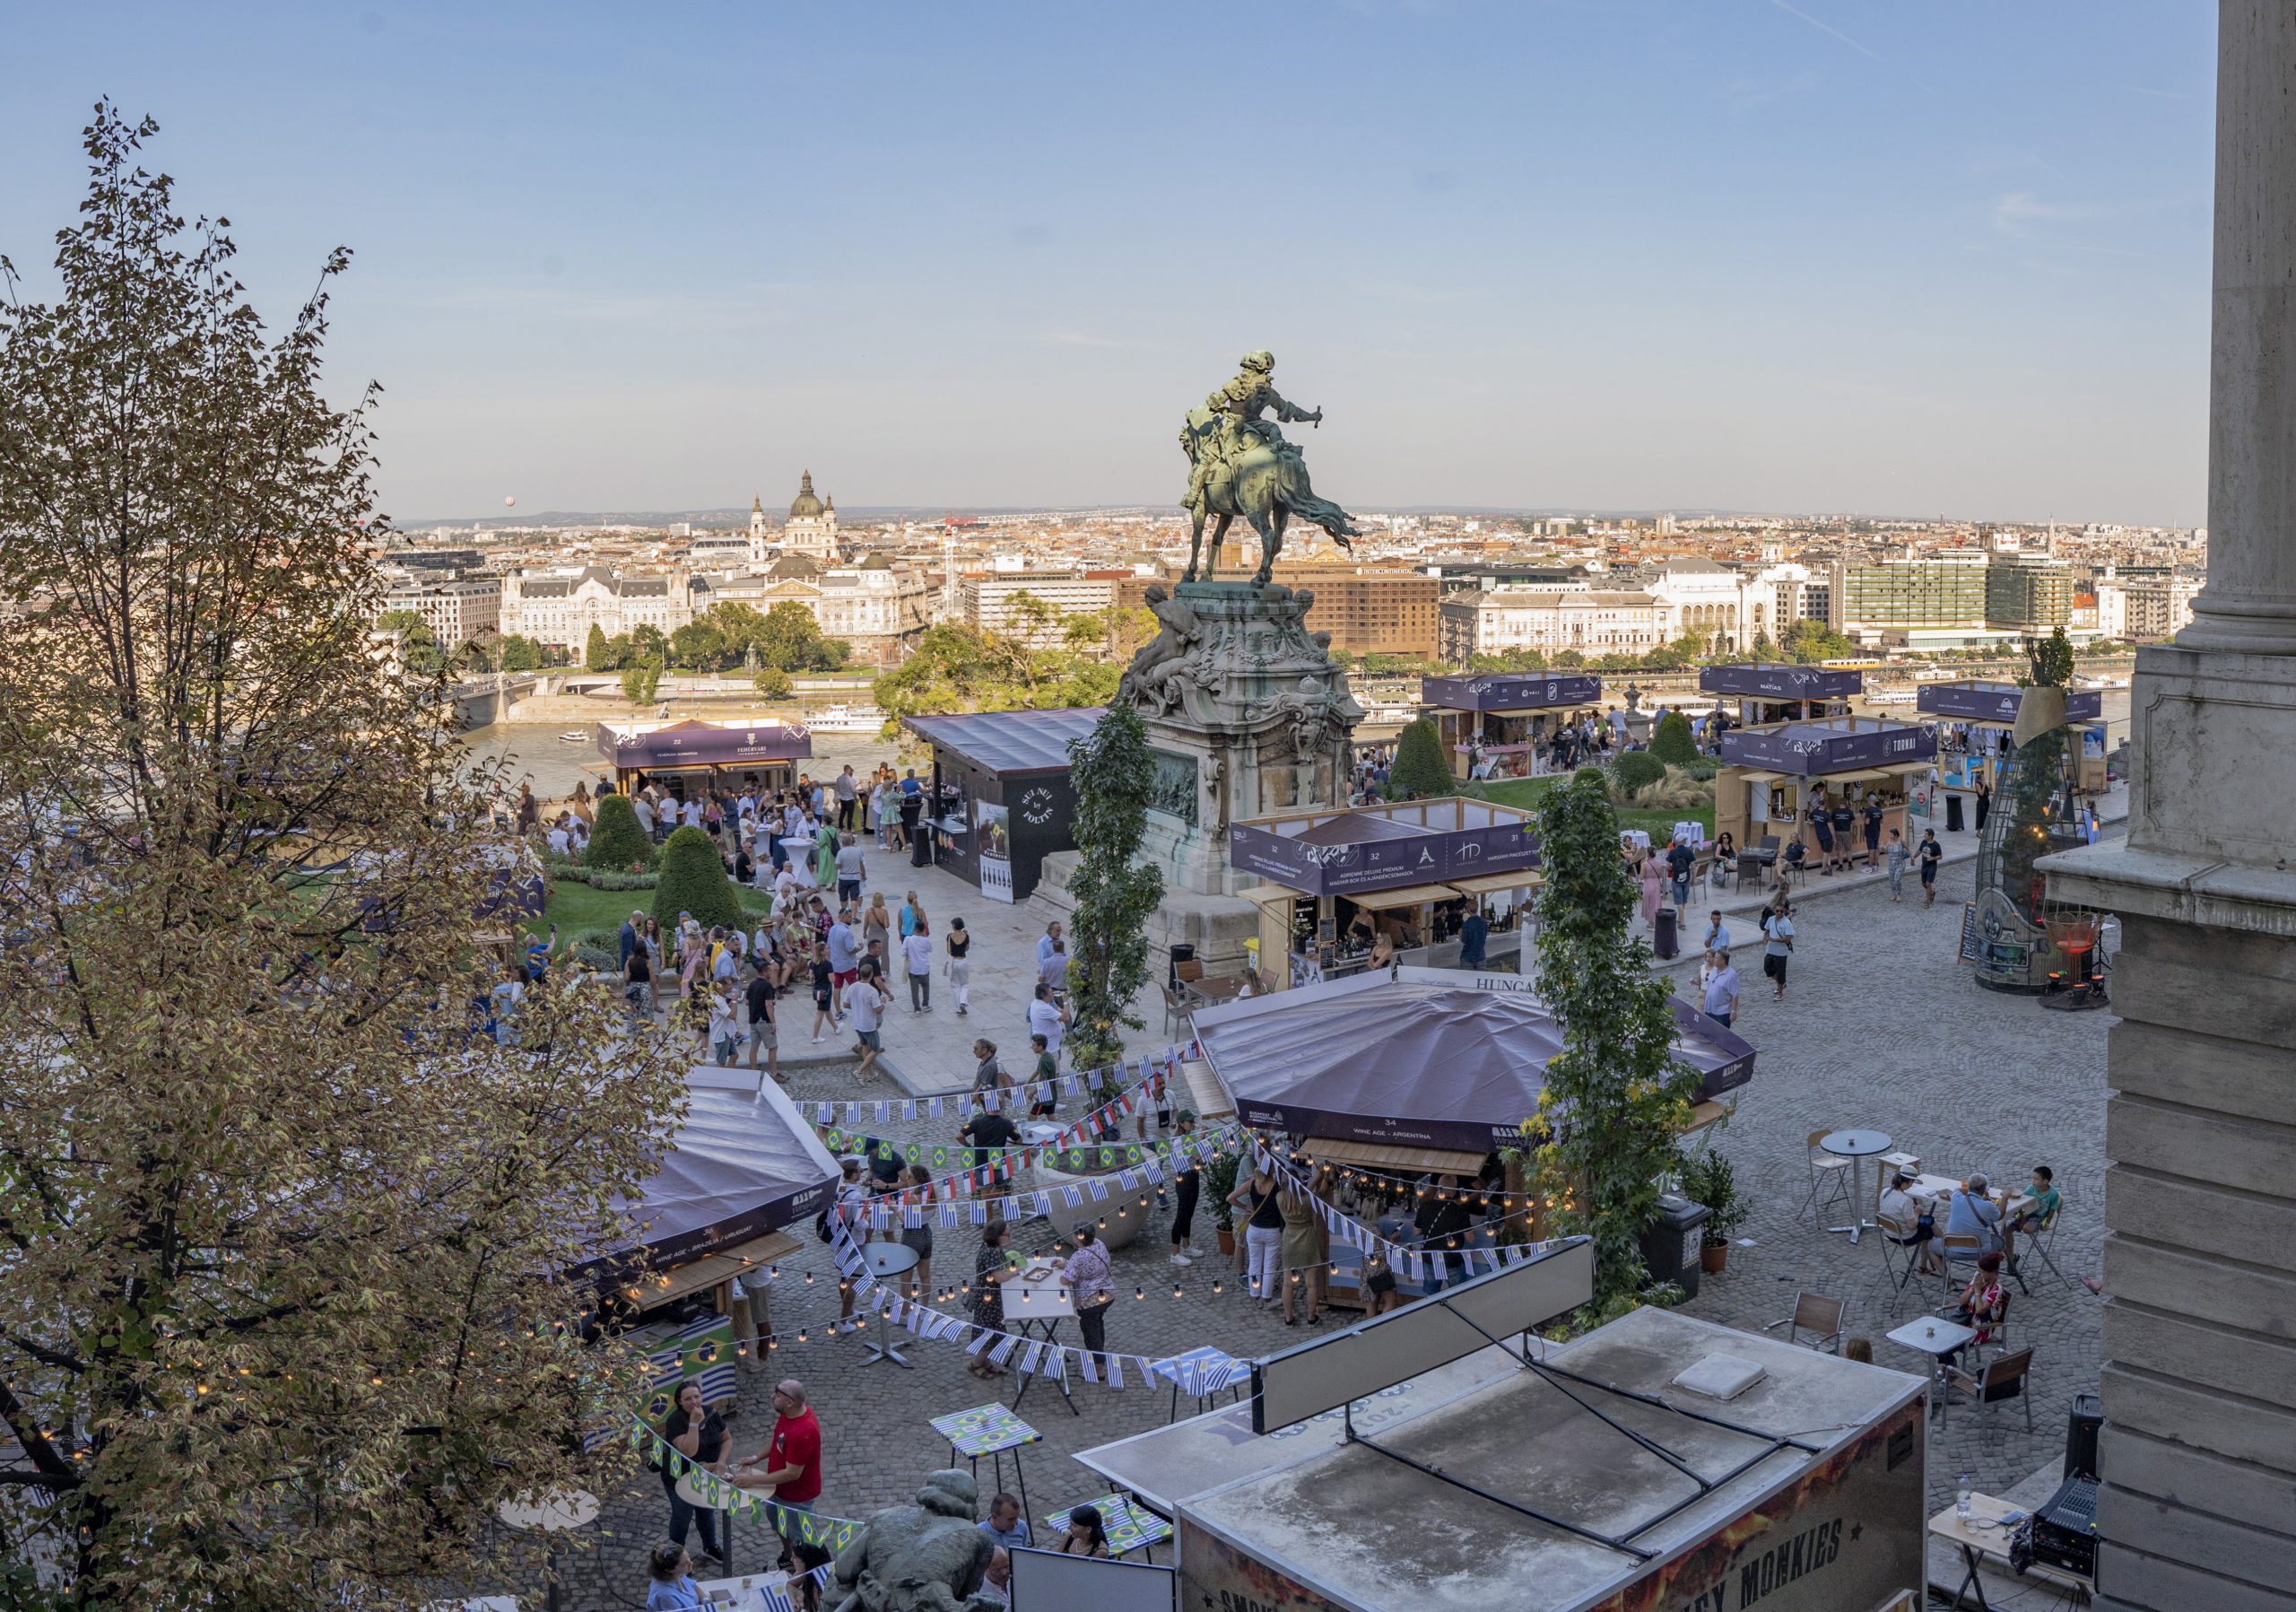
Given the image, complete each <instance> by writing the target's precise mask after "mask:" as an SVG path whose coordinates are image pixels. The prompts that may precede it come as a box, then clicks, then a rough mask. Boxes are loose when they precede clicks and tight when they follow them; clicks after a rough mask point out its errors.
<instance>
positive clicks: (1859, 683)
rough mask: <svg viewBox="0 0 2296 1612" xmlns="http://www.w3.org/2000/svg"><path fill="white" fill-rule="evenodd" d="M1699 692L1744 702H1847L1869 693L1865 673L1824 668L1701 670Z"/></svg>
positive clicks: (1709, 668) (1763, 667) (1743, 667)
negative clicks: (1849, 699) (1722, 695)
mask: <svg viewBox="0 0 2296 1612" xmlns="http://www.w3.org/2000/svg"><path fill="white" fill-rule="evenodd" d="M1698 692H1699V693H1701V694H1735V695H1736V696H1737V697H1738V698H1739V699H1742V700H1846V699H1848V697H1849V696H1850V695H1852V694H1861V693H1865V673H1863V672H1858V671H1842V670H1839V669H1837V670H1831V671H1829V670H1828V669H1827V668H1826V667H1779V666H1718V667H1699V668H1698Z"/></svg>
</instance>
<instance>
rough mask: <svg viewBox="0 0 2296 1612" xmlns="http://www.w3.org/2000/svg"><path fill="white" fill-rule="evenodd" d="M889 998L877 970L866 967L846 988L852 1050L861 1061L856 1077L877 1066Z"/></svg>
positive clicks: (846, 1009)
mask: <svg viewBox="0 0 2296 1612" xmlns="http://www.w3.org/2000/svg"><path fill="white" fill-rule="evenodd" d="M890 999H891V998H888V997H887V996H886V995H885V993H884V992H883V990H882V989H879V987H878V984H877V976H876V974H875V973H874V971H872V970H869V969H866V968H865V969H863V970H862V971H861V977H860V978H859V979H858V980H855V981H854V982H853V983H852V984H850V985H848V986H847V987H846V988H845V1011H846V1015H847V1016H848V1017H849V1018H850V1019H851V1020H852V1021H853V1034H854V1038H855V1039H854V1043H853V1050H854V1051H856V1052H857V1053H858V1054H860V1057H861V1061H860V1062H859V1063H857V1064H856V1065H854V1066H853V1078H854V1079H856V1080H859V1079H862V1078H863V1077H864V1076H866V1075H867V1074H868V1073H869V1071H870V1070H871V1069H873V1068H874V1067H876V1064H877V1055H878V1054H879V1053H880V1052H882V1051H883V1050H884V1046H885V1043H884V1041H883V1037H882V1036H881V1035H880V1034H879V1033H878V1026H880V1025H881V1024H883V1023H884V1015H885V1004H886V1002H887V1001H889V1000H890Z"/></svg>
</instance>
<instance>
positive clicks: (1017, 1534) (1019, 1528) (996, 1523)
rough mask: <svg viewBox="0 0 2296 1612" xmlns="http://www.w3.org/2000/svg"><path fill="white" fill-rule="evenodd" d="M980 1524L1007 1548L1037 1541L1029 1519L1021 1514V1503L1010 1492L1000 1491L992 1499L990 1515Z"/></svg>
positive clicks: (1011, 1548) (989, 1508)
mask: <svg viewBox="0 0 2296 1612" xmlns="http://www.w3.org/2000/svg"><path fill="white" fill-rule="evenodd" d="M978 1528H979V1529H980V1531H981V1532H982V1533H984V1534H987V1536H988V1537H989V1538H992V1539H994V1540H996V1543H997V1544H999V1545H1001V1546H1003V1547H1005V1549H1007V1550H1018V1549H1020V1548H1022V1547H1023V1546H1028V1545H1033V1544H1035V1543H1036V1539H1035V1536H1033V1535H1031V1533H1030V1532H1029V1520H1028V1519H1027V1518H1026V1517H1023V1516H1022V1515H1021V1503H1020V1502H1019V1501H1017V1500H1015V1499H1013V1497H1012V1496H1011V1495H1010V1494H1002V1493H1000V1494H997V1496H996V1499H994V1500H992V1501H990V1502H989V1503H988V1516H987V1519H986V1520H985V1521H982V1522H980V1523H979V1524H978Z"/></svg>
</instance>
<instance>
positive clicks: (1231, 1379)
mask: <svg viewBox="0 0 2296 1612" xmlns="http://www.w3.org/2000/svg"><path fill="white" fill-rule="evenodd" d="M1148 1369H1149V1370H1150V1371H1151V1372H1154V1373H1155V1374H1156V1375H1157V1376H1159V1377H1163V1378H1168V1379H1170V1382H1171V1385H1172V1411H1171V1415H1170V1416H1167V1417H1166V1418H1165V1420H1166V1422H1167V1423H1170V1422H1176V1421H1178V1420H1179V1415H1180V1396H1181V1395H1182V1394H1186V1395H1187V1396H1188V1397H1189V1398H1190V1399H1194V1400H1195V1401H1196V1410H1197V1413H1198V1414H1199V1415H1201V1414H1202V1413H1203V1412H1205V1411H1207V1410H1210V1409H1211V1408H1212V1396H1213V1395H1214V1394H1216V1393H1219V1392H1221V1391H1222V1390H1226V1389H1231V1388H1236V1387H1239V1385H1240V1384H1242V1383H1246V1382H1248V1381H1251V1375H1252V1368H1251V1367H1250V1366H1248V1365H1247V1364H1244V1362H1242V1361H1240V1360H1239V1359H1237V1358H1236V1357H1235V1356H1234V1355H1229V1354H1224V1353H1222V1351H1221V1350H1218V1349H1215V1348H1213V1346H1211V1345H1210V1344H1205V1345H1204V1346H1202V1347H1200V1348H1194V1349H1190V1350H1189V1351H1188V1352H1187V1354H1185V1355H1170V1356H1167V1357H1166V1358H1165V1359H1162V1360H1155V1361H1151V1362H1150V1363H1149V1364H1148Z"/></svg>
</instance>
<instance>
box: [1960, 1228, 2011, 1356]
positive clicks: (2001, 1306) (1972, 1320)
mask: <svg viewBox="0 0 2296 1612" xmlns="http://www.w3.org/2000/svg"><path fill="white" fill-rule="evenodd" d="M1950 1313H1951V1314H1952V1318H1953V1319H1954V1320H1957V1321H1959V1322H1961V1325H1963V1326H1964V1327H1972V1328H1975V1329H1976V1330H1977V1336H1976V1337H1975V1338H1970V1341H1969V1343H1966V1344H1961V1345H1960V1346H1956V1347H1955V1348H1954V1349H1953V1350H1952V1358H1953V1360H1954V1363H1955V1364H1959V1363H1960V1360H1961V1350H1962V1349H1966V1348H1968V1347H1969V1346H1970V1345H1971V1344H1975V1345H1977V1346H1980V1347H1982V1346H1984V1345H1986V1344H1988V1343H1990V1342H1992V1341H1993V1334H1994V1330H1995V1329H1996V1328H1998V1327H1999V1326H2000V1325H2001V1323H2002V1322H2003V1321H2005V1320H2008V1319H2009V1290H2008V1289H2007V1288H2006V1287H2005V1286H2003V1285H2002V1283H2001V1256H2000V1255H1999V1254H1984V1255H1980V1256H1979V1259H1978V1262H1977V1271H1976V1274H1974V1275H1973V1276H1971V1277H1970V1280H1969V1285H1968V1286H1966V1287H1964V1288H1962V1289H1961V1297H1960V1298H1959V1299H1956V1300H1955V1301H1954V1303H1953V1308H1952V1311H1951V1312H1950Z"/></svg>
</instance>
